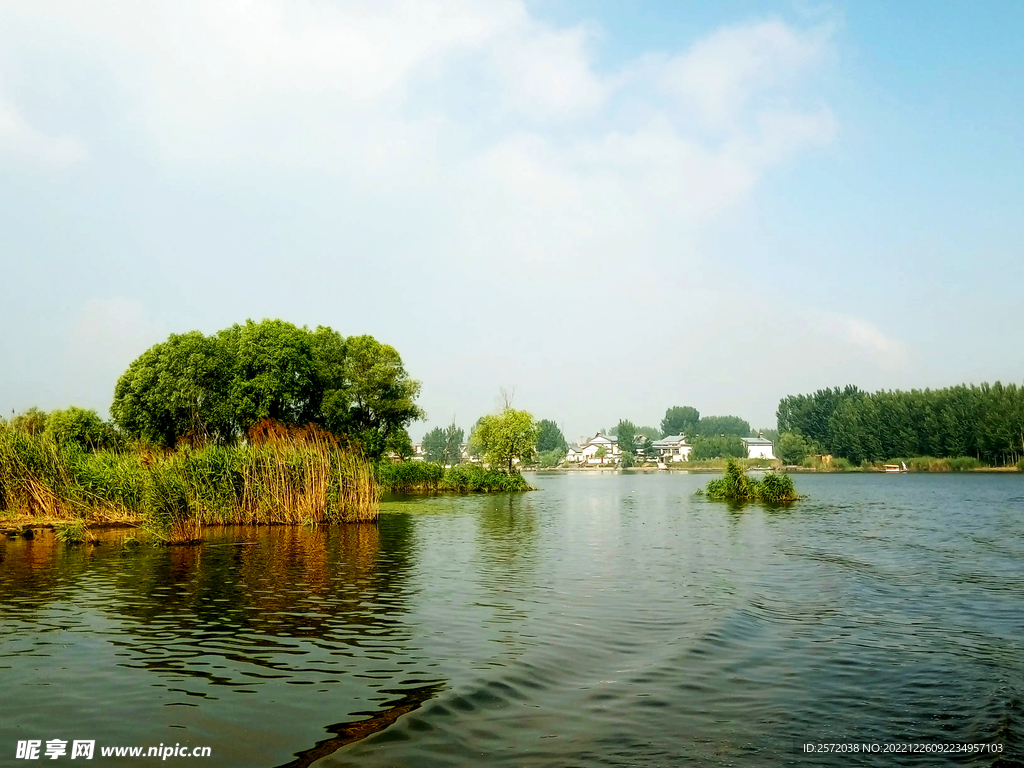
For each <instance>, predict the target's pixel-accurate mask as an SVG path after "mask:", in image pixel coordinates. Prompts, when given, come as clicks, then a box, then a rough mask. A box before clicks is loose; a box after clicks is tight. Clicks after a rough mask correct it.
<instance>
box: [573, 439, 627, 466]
mask: <svg viewBox="0 0 1024 768" xmlns="http://www.w3.org/2000/svg"><path fill="white" fill-rule="evenodd" d="M602 448H604V455H603V456H598V455H597V452H598V451H599V450H601V449H602ZM621 453H622V451H620V450H619V441H618V439H617V438H614V437H608V436H607V435H605V434H603V433H601V432H598V433H597V434H596V435H594V436H593V437H592V438H590V439H589V440H588V439H587V438H580V442H579V445H577V444H575V443H574V444H573V445H570V446H569V450H568V452H567V453H566V455H565V460H566V461H568V462H572V463H575V464H616V463H618V461H619V455H620V454H621Z"/></svg>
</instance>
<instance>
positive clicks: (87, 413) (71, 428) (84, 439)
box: [43, 405, 113, 450]
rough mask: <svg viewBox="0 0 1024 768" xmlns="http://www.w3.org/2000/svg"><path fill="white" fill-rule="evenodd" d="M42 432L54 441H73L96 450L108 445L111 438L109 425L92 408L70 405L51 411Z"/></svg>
mask: <svg viewBox="0 0 1024 768" xmlns="http://www.w3.org/2000/svg"><path fill="white" fill-rule="evenodd" d="M43 434H44V435H46V436H48V437H50V438H52V439H53V441H54V442H56V443H75V444H78V445H80V446H82V447H83V448H88V449H90V450H96V449H98V448H103V447H105V446H107V445H109V444H110V443H111V442H112V439H113V433H112V430H111V429H110V427H109V426H108V425H106V424H104V423H103V419H101V418H100V417H99V414H97V413H96V411H93V410H87V409H85V408H78V407H77V406H74V405H73V406H71V407H70V408H66V409H64V410H62V411H52V412H51V413H50V415H49V416H48V417H47V419H46V429H44V430H43Z"/></svg>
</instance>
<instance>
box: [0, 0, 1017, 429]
mask: <svg viewBox="0 0 1024 768" xmlns="http://www.w3.org/2000/svg"><path fill="white" fill-rule="evenodd" d="M627 7H628V8H627ZM1022 32H1024V4H1020V3H1012V2H1008V3H1002V4H1000V3H976V4H975V3H971V4H968V3H945V4H938V3H932V2H920V3H911V2H905V3H898V4H896V3H890V2H870V1H869V0H863V1H862V0H858V2H856V3H853V2H851V3H848V4H844V3H841V2H840V3H815V2H806V1H804V0H793V1H792V2H784V3H764V2H756V3H755V2H729V1H723V2H718V3H710V4H709V3H696V2H679V1H678V0H671V1H666V2H647V3H620V2H614V1H612V0H606V1H605V0H601V1H590V2H570V1H568V0H549V1H548V2H522V1H521V0H494V1H487V2H485V1H484V0H410V1H408V2H404V1H401V0H398V1H395V2H391V1H390V0H372V2H342V1H341V0H337V1H333V0H248V1H246V0H173V1H171V0H149V1H148V2H145V3H139V2H137V0H16V1H14V2H10V1H4V0H0V291H2V293H0V329H2V333H0V410H2V412H3V413H5V414H8V413H9V412H10V411H11V410H12V409H13V410H22V409H24V408H26V407H28V406H30V405H39V406H41V407H43V408H46V409H49V408H54V407H63V406H66V405H69V404H79V405H84V406H88V407H94V408H97V409H98V410H100V411H101V412H105V411H106V408H107V407H108V406H109V403H110V398H111V395H112V392H113V388H114V384H115V382H116V380H117V377H118V376H119V375H120V373H121V372H122V371H123V370H124V368H125V367H126V365H127V364H128V363H129V362H130V361H131V360H132V359H133V358H134V357H135V356H136V355H138V354H139V353H141V352H142V351H143V350H144V349H146V348H147V347H148V346H149V345H151V344H153V343H155V342H157V341H160V340H163V339H164V338H166V337H167V335H168V334H169V333H174V332H184V331H187V330H191V329H200V330H202V331H204V332H208V333H209V332H213V331H216V330H217V329H219V328H223V327H226V326H228V325H231V324H232V323H235V322H242V321H244V320H245V319H246V318H254V319H259V318H264V317H280V318H284V319H287V320H290V321H292V322H294V323H297V324H299V325H304V324H306V325H309V326H316V325H318V324H323V325H329V326H332V327H333V328H335V329H337V330H338V331H340V332H341V333H342V334H345V335H350V334H362V333H369V334H372V335H374V336H376V337H377V338H378V339H380V340H382V341H385V342H387V343H390V344H392V345H394V346H395V347H396V348H397V349H398V350H399V352H400V353H401V354H402V356H403V359H404V360H405V362H406V365H407V367H408V369H409V371H410V372H411V374H412V375H413V376H414V377H415V378H417V379H419V380H421V381H422V382H423V394H422V405H423V406H424V408H425V409H426V411H427V413H428V416H429V421H428V422H426V423H424V424H418V425H416V426H415V427H414V428H413V429H412V434H413V436H414V437H418V436H419V435H420V434H422V432H423V430H424V429H425V428H429V427H431V426H433V425H435V424H438V423H447V422H448V421H450V420H451V418H452V417H453V416H454V417H455V418H456V420H457V421H459V422H460V423H461V424H462V425H463V426H469V425H470V424H472V422H473V421H475V419H476V418H477V416H479V415H480V414H482V413H484V412H487V411H490V410H492V409H493V408H494V406H495V402H496V399H495V396H496V395H497V393H498V390H499V388H500V387H506V388H515V402H516V405H517V406H518V407H523V408H527V409H529V410H531V411H532V412H533V413H535V414H536V415H537V416H538V417H547V418H553V419H555V420H556V421H558V422H559V423H560V424H562V425H563V428H564V429H565V431H566V433H567V435H568V436H569V437H570V438H571V437H575V436H577V435H579V434H582V433H584V432H587V431H593V430H595V429H597V428H598V427H602V426H612V425H613V424H614V423H615V422H617V421H618V419H620V418H630V419H632V420H633V421H635V422H637V423H643V424H656V423H657V422H658V421H659V419H660V418H661V416H662V414H663V413H664V410H665V408H666V407H668V406H671V405H693V406H696V407H697V408H698V409H700V411H701V412H702V413H704V414H721V413H732V414H737V415H740V416H743V417H744V418H747V419H748V420H749V421H751V422H752V423H753V424H754V426H755V427H756V426H774V422H775V417H774V413H775V408H776V406H777V404H778V400H779V398H780V397H783V396H785V395H787V394H793V393H799V392H805V391H810V390H813V389H816V388H818V387H822V386H830V385H842V384H846V383H855V384H858V385H859V386H861V387H866V388H871V389H876V388H890V387H891V388H912V387H926V386H932V387H935V386H944V385H949V384H955V383H958V382H962V381H973V382H980V381H985V380H988V381H992V380H996V379H1001V380H1003V381H1008V380H1013V381H1017V382H1020V381H1021V380H1024V336H1022V335H1021V333H1020V316H1021V309H1020V307H1021V294H1022V286H1024V258H1022V253H1021V243H1022V240H1024V238H1022V235H1024V216H1022V215H1021V210H1024V191H1022V189H1024V188H1022V185H1021V184H1020V180H1021V179H1022V178H1024V142H1022V141H1021V128H1020V126H1021V125H1024V99H1022V98H1021V93H1022V92H1024V54H1022V53H1021V48H1020V45H1019V40H1020V37H1021V33H1022Z"/></svg>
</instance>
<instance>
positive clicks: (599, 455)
mask: <svg viewBox="0 0 1024 768" xmlns="http://www.w3.org/2000/svg"><path fill="white" fill-rule="evenodd" d="M607 455H608V449H607V448H605V447H604V446H603V445H602V446H601V447H600V448H598V449H597V450H596V451H594V458H595V459H600V460H601V463H602V464H604V459H605V457H606V456H607Z"/></svg>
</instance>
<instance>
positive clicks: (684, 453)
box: [651, 435, 692, 464]
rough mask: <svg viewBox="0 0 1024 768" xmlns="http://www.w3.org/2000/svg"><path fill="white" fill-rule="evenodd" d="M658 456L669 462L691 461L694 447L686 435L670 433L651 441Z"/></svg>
mask: <svg viewBox="0 0 1024 768" xmlns="http://www.w3.org/2000/svg"><path fill="white" fill-rule="evenodd" d="M651 447H652V448H654V453H655V454H656V457H657V458H658V459H659V460H660V461H662V462H664V463H665V464H668V463H669V462H672V461H689V459H690V451H691V450H692V447H691V446H690V444H689V443H687V442H686V436H685V435H668V436H666V437H663V438H661V440H655V441H654V442H652V443H651Z"/></svg>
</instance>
